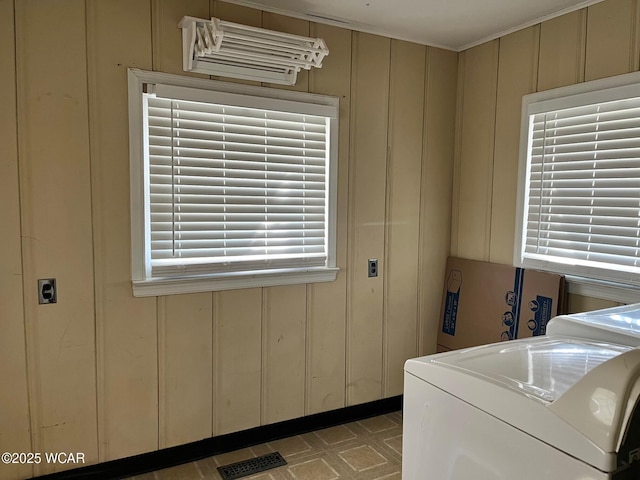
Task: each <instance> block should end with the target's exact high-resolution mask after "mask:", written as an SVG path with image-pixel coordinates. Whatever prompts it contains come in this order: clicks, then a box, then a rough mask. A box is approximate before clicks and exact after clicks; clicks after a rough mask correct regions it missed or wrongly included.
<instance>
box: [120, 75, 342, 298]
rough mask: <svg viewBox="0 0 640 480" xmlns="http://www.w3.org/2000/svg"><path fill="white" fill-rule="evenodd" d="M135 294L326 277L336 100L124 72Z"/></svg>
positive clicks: (331, 272) (330, 259)
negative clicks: (126, 78) (127, 75)
mask: <svg viewBox="0 0 640 480" xmlns="http://www.w3.org/2000/svg"><path fill="white" fill-rule="evenodd" d="M129 108H130V113H129V116H130V143H131V195H132V197H131V202H132V225H131V227H132V277H133V289H134V294H135V295H137V296H146V295H161V294H168V293H186V292H196V291H211V290H223V289H229V288H246V287H254V286H267V285H283V284H291V283H309V282H319V281H331V280H334V279H335V277H336V274H337V270H338V269H337V268H336V260H335V196H336V151H337V148H336V147H337V121H338V120H337V118H338V100H337V99H335V98H333V97H326V96H319V95H310V94H303V93H299V92H290V91H285V90H276V89H268V88H262V87H253V86H247V85H238V84H227V83H222V82H214V81H210V80H203V79H195V78H189V77H180V76H174V75H167V74H159V73H153V72H142V71H139V70H130V72H129Z"/></svg>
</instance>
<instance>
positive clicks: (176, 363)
mask: <svg viewBox="0 0 640 480" xmlns="http://www.w3.org/2000/svg"><path fill="white" fill-rule="evenodd" d="M211 318H212V300H211V294H210V293H209V294H197V295H195V294H194V295H169V296H166V297H160V298H159V299H158V338H159V341H158V351H159V353H160V355H159V358H158V360H159V382H160V384H159V387H160V394H159V403H160V414H159V422H160V448H167V447H172V446H175V445H181V444H184V443H189V442H195V441H197V440H201V439H203V438H208V437H211V436H212V434H213V431H212V412H213V398H212V395H213V375H212V362H213V348H212V347H213V346H212V338H213V335H212V324H211Z"/></svg>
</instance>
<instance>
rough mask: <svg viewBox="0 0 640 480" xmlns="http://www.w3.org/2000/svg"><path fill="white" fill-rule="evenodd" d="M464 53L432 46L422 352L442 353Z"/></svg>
mask: <svg viewBox="0 0 640 480" xmlns="http://www.w3.org/2000/svg"><path fill="white" fill-rule="evenodd" d="M457 77H458V54H457V53H456V52H451V51H446V50H441V49H438V48H428V49H427V71H426V82H425V95H424V96H425V107H424V133H423V142H424V146H423V148H422V179H421V189H420V204H421V208H420V252H419V255H418V263H419V266H420V270H419V274H420V276H419V282H418V292H419V296H418V298H419V316H418V317H419V319H420V322H419V325H418V331H417V335H418V342H419V352H418V353H419V354H420V355H426V354H428V353H434V352H435V351H436V331H437V328H438V317H439V315H440V301H441V299H442V289H443V282H444V273H445V265H446V261H447V256H448V255H449V241H450V239H451V236H450V233H449V232H450V230H451V209H452V206H451V195H452V188H453V186H452V185H453V159H454V144H455V132H456V129H455V125H456V96H457V87H456V82H454V81H451V79H452V78H457Z"/></svg>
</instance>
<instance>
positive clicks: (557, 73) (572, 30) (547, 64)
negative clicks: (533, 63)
mask: <svg viewBox="0 0 640 480" xmlns="http://www.w3.org/2000/svg"><path fill="white" fill-rule="evenodd" d="M586 20H587V11H586V10H585V9H582V10H577V11H575V12H572V13H568V14H566V15H562V16H560V17H556V18H554V19H552V20H548V21H546V22H544V23H542V24H541V25H540V59H539V63H538V91H542V90H549V89H551V88H556V87H562V86H565V85H572V84H574V83H578V82H582V81H584V62H585V39H586Z"/></svg>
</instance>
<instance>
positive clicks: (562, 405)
mask: <svg viewBox="0 0 640 480" xmlns="http://www.w3.org/2000/svg"><path fill="white" fill-rule="evenodd" d="M405 371H406V372H407V373H408V374H411V375H414V376H416V377H418V378H420V379H422V380H424V381H425V382H428V383H430V384H432V385H434V386H436V387H438V388H440V389H441V390H444V391H446V392H448V393H450V394H451V395H453V396H455V397H457V398H459V399H461V400H463V401H464V402H466V403H468V404H470V405H471V406H473V407H476V408H478V409H480V410H482V411H485V412H486V413H488V414H490V415H492V416H494V417H496V418H499V419H501V420H503V421H505V422H506V423H509V424H511V425H513V426H514V427H515V428H517V429H519V430H521V431H523V432H527V433H528V434H530V435H533V436H534V437H536V438H539V439H540V440H542V441H543V442H545V443H547V444H549V445H552V446H554V447H555V448H558V449H559V450H561V451H564V452H566V453H567V454H569V455H572V456H574V457H576V458H579V459H581V460H582V461H584V462H586V463H588V464H590V465H593V466H594V467H596V468H599V469H600V470H602V471H605V472H612V471H614V470H615V469H616V468H617V457H616V452H617V451H618V449H619V447H620V444H621V442H622V437H623V435H624V432H625V430H626V425H627V422H628V421H629V419H630V418H631V414H632V411H633V407H634V406H635V403H636V399H637V397H638V395H639V394H640V381H637V380H638V378H640V349H635V348H632V347H630V346H624V345H613V344H605V343H599V342H594V341H588V340H581V339H577V338H570V337H560V336H553V337H550V336H541V337H533V338H528V339H522V340H513V341H509V342H502V343H496V344H491V345H486V346H482V347H474V348H468V349H463V350H458V351H452V352H446V353H440V354H436V355H430V356H427V357H421V358H416V359H411V360H408V361H407V362H406V364H405Z"/></svg>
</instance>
